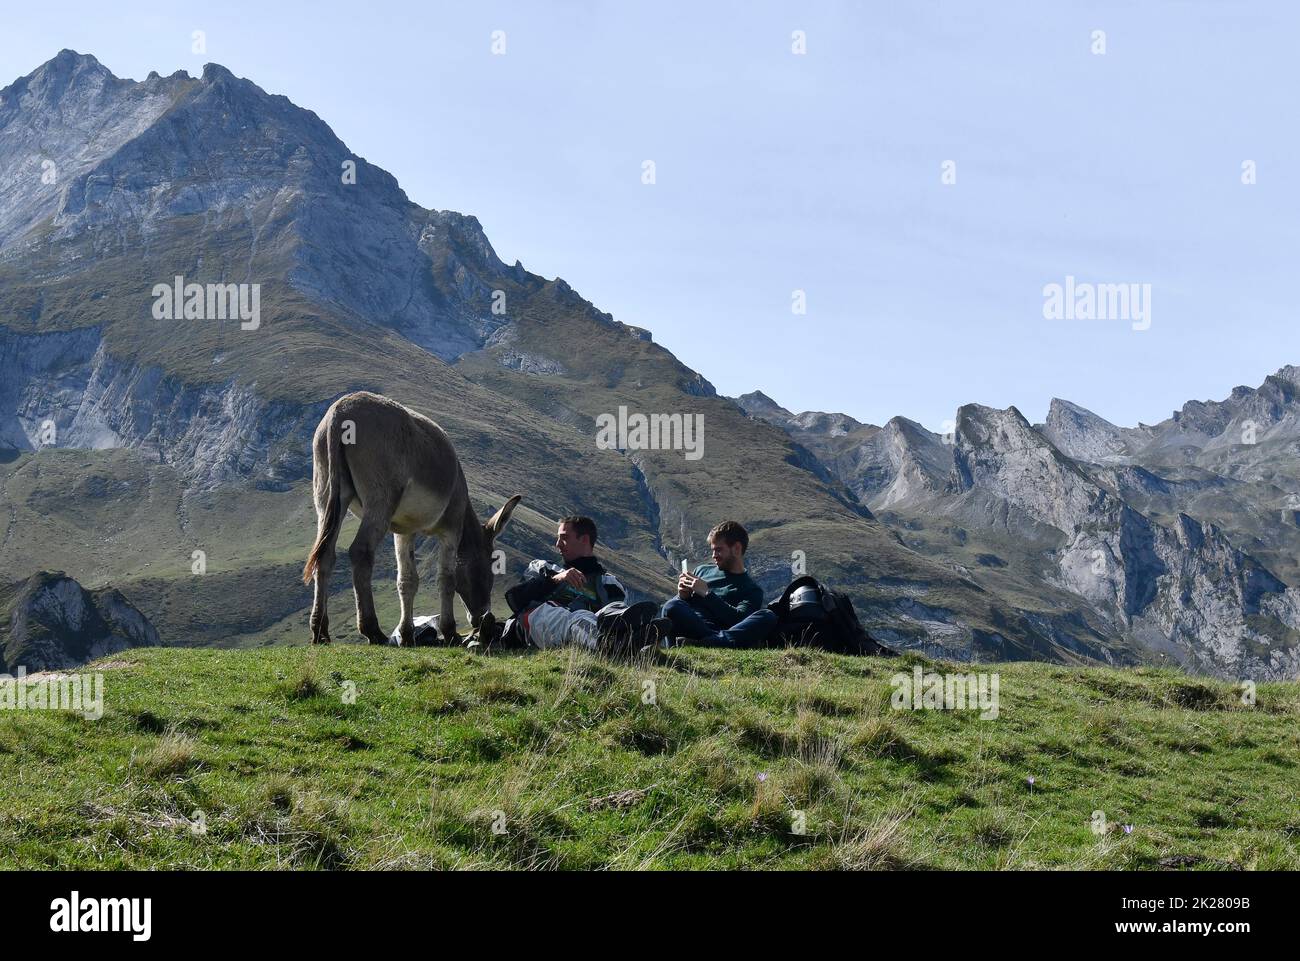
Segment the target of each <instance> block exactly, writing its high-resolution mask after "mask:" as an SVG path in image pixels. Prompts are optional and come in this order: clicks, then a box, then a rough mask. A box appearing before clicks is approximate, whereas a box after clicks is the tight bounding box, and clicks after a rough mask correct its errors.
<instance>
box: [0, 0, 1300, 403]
mask: <svg viewBox="0 0 1300 961" xmlns="http://www.w3.org/2000/svg"><path fill="white" fill-rule="evenodd" d="M977 8H978V9H977ZM3 17H4V22H3V27H2V28H0V84H7V83H8V82H9V81H10V80H12V79H14V78H16V77H18V76H21V75H23V74H26V73H28V72H29V71H31V70H32V69H34V68H35V67H36V66H38V65H39V64H40V63H43V62H44V61H45V60H48V59H49V58H50V57H52V56H53V55H54V54H55V53H56V52H58V50H60V49H61V48H63V47H71V48H73V49H75V50H77V51H79V52H82V53H92V54H94V55H95V56H96V57H98V58H99V59H100V60H101V61H102V62H103V63H104V64H105V65H106V66H107V67H109V69H111V70H112V71H113V72H114V73H116V74H117V75H118V76H123V77H132V78H135V79H143V78H144V76H145V75H146V74H147V73H148V72H149V71H150V70H158V71H159V72H161V73H163V74H167V73H170V72H172V71H174V70H176V69H182V68H183V69H187V70H189V71H190V72H191V73H192V74H197V73H198V72H199V71H200V70H201V68H202V65H203V63H204V62H206V61H214V62H217V63H221V64H224V65H225V66H227V67H229V68H230V69H231V70H232V71H234V72H235V73H236V74H238V75H240V76H246V77H248V78H250V79H251V80H253V81H255V82H256V83H257V84H259V85H260V86H262V87H263V88H265V89H266V90H268V91H270V92H272V93H281V94H284V95H286V96H288V97H289V98H290V99H291V100H293V101H294V102H295V103H297V104H299V105H300V106H303V107H307V108H310V109H312V110H314V111H316V112H317V113H318V114H319V115H320V116H321V117H323V118H324V119H325V120H326V121H327V122H328V123H329V124H330V125H331V126H332V127H333V128H334V130H335V132H336V133H337V134H338V135H339V136H340V137H341V138H342V139H343V140H344V141H345V142H346V143H347V144H348V145H349V147H351V148H352V149H353V150H354V151H355V152H357V153H358V154H360V155H361V156H364V157H365V158H366V159H368V160H369V161H371V162H373V163H376V164H378V165H380V166H382V167H384V168H386V169H387V170H389V171H391V172H392V173H393V174H394V175H395V176H396V177H397V178H398V180H399V181H400V182H401V184H402V186H403V187H404V188H405V189H406V191H407V193H408V195H409V196H410V197H411V199H412V200H414V201H416V202H417V203H420V204H422V205H424V206H426V207H435V208H439V209H453V210H459V211H463V212H466V213H472V214H475V215H477V216H478V217H479V219H480V220H481V221H482V223H483V226H484V228H485V229H486V231H487V233H488V236H489V238H490V239H491V240H492V243H493V245H494V246H495V247H496V249H497V252H498V253H499V254H500V255H501V257H502V259H503V260H505V261H507V262H513V261H514V260H515V259H516V258H518V259H520V260H522V261H523V263H524V265H525V266H526V267H528V268H529V269H530V270H533V271H535V272H537V273H540V274H543V275H545V276H547V277H554V276H557V275H558V276H561V277H564V278H565V279H566V280H567V281H569V283H571V284H572V285H573V286H574V288H575V289H577V290H578V291H579V292H580V293H581V294H583V295H584V296H586V297H587V298H588V299H590V300H592V301H593V302H594V303H595V304H596V305H597V306H598V307H600V308H601V309H603V310H608V311H610V312H611V313H612V314H613V315H614V316H615V317H616V318H618V319H619V320H622V321H625V322H627V323H630V324H635V325H638V326H643V327H648V328H650V329H651V330H653V331H654V334H655V338H656V340H657V341H658V342H659V343H661V344H664V345H665V346H667V347H668V348H669V349H670V350H672V351H673V352H674V353H676V354H677V356H678V357H680V358H681V359H682V360H683V361H684V362H686V363H687V364H689V365H690V366H692V367H694V368H695V369H697V370H699V371H701V372H702V373H703V374H704V375H705V376H706V377H708V378H709V379H710V380H711V381H713V383H714V384H716V385H717V387H718V389H719V390H720V391H722V392H724V393H727V394H733V395H734V394H738V393H741V392H744V391H748V390H751V389H754V388H761V389H763V390H764V391H765V392H767V393H768V394H770V395H772V396H773V397H774V398H775V399H776V400H778V401H779V402H781V403H782V404H784V405H785V406H786V407H789V408H791V409H793V410H796V411H799V410H804V409H820V410H840V411H845V412H848V413H850V414H852V415H854V416H856V417H858V418H860V419H862V420H867V421H871V422H874V423H883V421H884V420H886V419H887V418H889V417H890V416H892V415H894V414H904V415H906V416H909V417H912V418H914V419H916V420H919V421H921V422H922V423H924V424H926V425H927V426H930V427H933V428H937V427H939V426H940V425H941V423H942V422H943V421H944V420H945V419H947V418H950V417H952V415H953V413H954V412H955V410H956V408H957V407H958V406H959V405H960V404H962V403H967V402H971V401H975V402H979V403H984V404H989V405H993V406H998V407H1004V406H1007V405H1009V404H1015V405H1016V406H1018V407H1019V408H1020V409H1021V410H1022V411H1023V412H1024V413H1025V415H1026V416H1028V417H1029V418H1030V419H1031V420H1040V419H1041V418H1042V417H1043V415H1044V414H1045V413H1046V409H1047V404H1048V401H1049V400H1050V398H1051V397H1053V396H1059V397H1064V398H1067V399H1070V400H1073V401H1075V402H1077V403H1080V404H1083V405H1084V406H1086V407H1089V408H1091V409H1092V410H1094V411H1096V412H1097V413H1099V414H1101V415H1103V416H1105V417H1107V418H1109V419H1111V420H1113V421H1116V422H1118V423H1121V424H1133V423H1135V422H1137V421H1138V420H1142V421H1146V422H1148V423H1149V422H1152V421H1155V420H1159V419H1161V418H1163V417H1166V416H1168V415H1169V413H1170V411H1171V410H1172V409H1174V408H1175V407H1176V406H1179V405H1181V404H1182V403H1183V402H1184V401H1185V400H1188V399H1192V398H1196V399H1209V398H1220V397H1223V396H1226V395H1227V394H1228V392H1229V391H1230V389H1231V388H1232V387H1233V386H1234V385H1236V384H1248V385H1252V386H1254V385H1257V384H1258V383H1260V382H1261V381H1262V380H1263V378H1264V376H1265V375H1266V374H1269V373H1271V372H1273V371H1274V370H1276V369H1277V368H1278V367H1280V366H1282V365H1283V364H1286V363H1300V333H1298V332H1297V321H1298V320H1300V316H1298V315H1297V309H1296V304H1295V297H1294V292H1295V283H1294V278H1295V277H1296V274H1297V270H1296V267H1297V265H1296V254H1297V252H1298V251H1300V245H1298V244H1297V231H1300V218H1298V217H1297V212H1300V204H1298V203H1297V200H1300V186H1298V185H1300V133H1298V130H1300V124H1298V123H1297V116H1296V111H1295V97H1296V91H1297V89H1300V83H1298V82H1297V81H1300V66H1298V64H1300V55H1297V53H1296V45H1297V37H1298V36H1300V8H1298V5H1296V4H1293V3H1284V2H1281V0H1278V2H1273V3H1260V2H1232V3H1229V2H1188V0H1182V2H1163V3H1162V2H1142V3H1132V2H1116V3H1104V2H1091V3H1082V2H1079V3H1071V2H1050V3H1047V2H1041V0H1038V2H1026V3H1012V2H1005V0H999V2H997V3H989V4H974V3H969V2H949V3H936V4H919V3H907V4H903V3H884V2H879V3H877V2H871V3H868V2H844V3H833V2H816V3H809V2H806V0H805V2H797V3H796V2H788V3H761V2H743V3H742V2H736V3H702V2H696V3H677V2H664V0H656V2H654V3H644V4H632V3H615V2H609V3H583V2H558V0H556V2H543V0H532V2H522V0H520V2H512V3H477V2H476V3H472V4H471V3H464V4H457V5H452V4H443V3H426V2H419V3H384V2H379V0H373V2H365V3H330V2H313V3H287V2H280V0H276V2H259V3H248V2H224V3H212V4H199V3H147V4H146V3H130V2H117V3H112V4H105V3H103V2H102V0H100V2H95V3H57V2H54V3H46V4H37V3H32V4H9V5H7V7H6V9H5V13H4V15H3ZM196 29H201V30H204V31H206V35H207V53H206V54H204V55H195V54H192V53H191V52H190V44H191V39H190V37H191V32H192V31H193V30H196ZM494 30H503V31H505V34H506V43H507V47H506V50H507V52H506V54H505V55H504V56H494V55H492V53H491V50H490V43H491V33H492V31H494ZM794 30H803V31H805V32H806V35H807V51H808V52H807V54H806V55H804V56H795V55H793V54H792V53H791V51H790V44H791V32H792V31H794ZM1093 30H1104V31H1105V33H1106V47H1107V52H1106V53H1105V55H1103V56H1097V55H1095V54H1093V53H1092V52H1091V51H1090V44H1091V33H1092V31H1093ZM647 159H650V160H654V161H655V163H656V165H657V181H658V182H657V183H656V184H655V185H654V186H644V185H643V184H642V183H641V163H642V161H643V160H647ZM945 160H955V161H956V163H957V183H956V184H955V185H953V186H945V185H943V184H942V183H941V182H940V172H941V164H942V163H943V162H944V161H945ZM1243 160H1253V161H1255V162H1256V164H1257V170H1258V183H1257V184H1256V185H1254V186H1243V185H1242V184H1241V182H1240V178H1241V164H1242V161H1243ZM1067 274H1072V275H1074V276H1075V277H1077V278H1079V279H1080V280H1087V281H1093V282H1134V283H1149V284H1151V285H1152V326H1151V329H1150V330H1147V331H1142V332H1137V331H1133V330H1131V329H1130V325H1129V324H1128V323H1126V322H1123V321H1083V320H1074V321H1061V320H1058V321H1048V320H1045V319H1044V318H1043V310H1042V303H1043V295H1042V288H1043V285H1044V284H1048V283H1052V282H1063V281H1064V278H1065V276H1066V275H1067ZM795 289H802V290H804V291H806V295H807V304H808V312H807V315H806V316H804V317H796V316H794V315H792V314H791V311H790V304H791V292H792V291H793V290H795Z"/></svg>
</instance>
